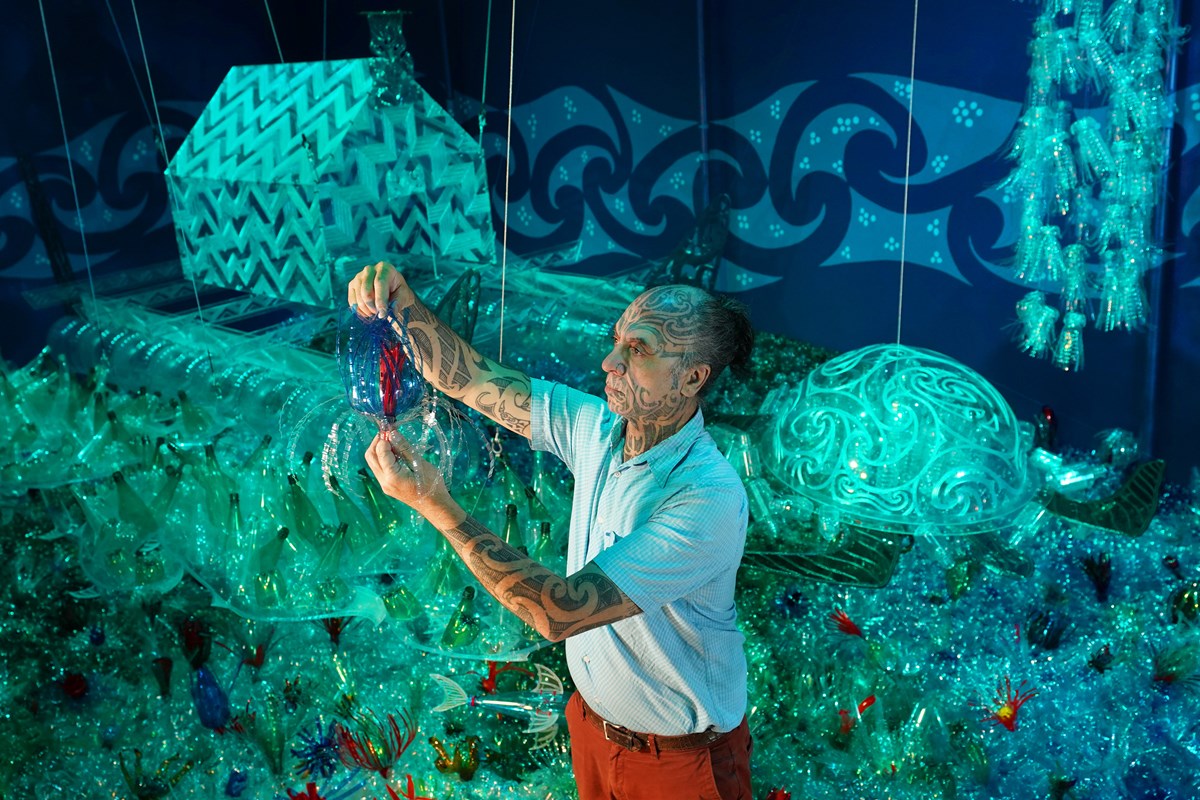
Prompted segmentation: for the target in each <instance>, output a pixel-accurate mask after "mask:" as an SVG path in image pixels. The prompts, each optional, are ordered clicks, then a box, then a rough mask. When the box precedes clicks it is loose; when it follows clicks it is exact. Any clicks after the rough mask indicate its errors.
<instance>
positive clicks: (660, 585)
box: [595, 483, 747, 611]
mask: <svg viewBox="0 0 1200 800" xmlns="http://www.w3.org/2000/svg"><path fill="white" fill-rule="evenodd" d="M746 521H747V503H746V492H745V490H744V489H743V488H742V486H741V484H740V483H735V484H724V483H723V484H721V485H717V486H713V485H711V484H709V485H708V486H704V485H703V484H702V483H701V484H700V485H696V484H695V483H693V485H692V486H690V487H689V488H686V489H683V490H681V491H680V492H678V493H677V494H676V495H674V496H673V497H672V498H671V499H670V500H668V501H667V502H665V503H663V505H662V506H661V507H660V508H658V509H657V510H656V511H655V512H654V513H653V514H652V515H651V516H650V518H649V520H647V521H646V523H645V524H643V525H641V526H640V527H638V528H637V529H635V530H633V531H630V532H629V533H628V534H627V535H625V536H623V537H621V538H620V539H618V540H617V541H616V542H614V543H613V544H612V546H610V547H609V548H607V549H606V550H604V551H603V552H602V553H599V554H598V555H597V556H596V558H595V563H596V565H597V566H599V567H600V568H601V569H602V570H604V573H605V574H606V575H608V577H609V578H611V579H612V581H613V582H614V583H616V584H617V586H618V587H620V589H621V591H623V592H624V593H625V594H626V595H627V596H628V597H629V599H630V600H632V601H633V602H635V603H637V605H638V607H639V608H641V609H642V610H643V611H646V610H649V609H652V608H659V607H661V606H663V605H666V604H667V603H670V602H673V601H675V600H678V599H679V598H681V597H683V596H685V595H688V594H691V593H692V592H694V591H696V590H697V589H699V588H700V587H702V586H704V585H706V584H708V583H709V582H711V581H712V580H714V579H715V578H717V577H718V576H720V575H721V574H722V573H724V572H727V571H729V570H734V571H736V570H737V567H738V564H739V563H740V562H741V559H742V550H743V548H744V547H745V544H746Z"/></svg>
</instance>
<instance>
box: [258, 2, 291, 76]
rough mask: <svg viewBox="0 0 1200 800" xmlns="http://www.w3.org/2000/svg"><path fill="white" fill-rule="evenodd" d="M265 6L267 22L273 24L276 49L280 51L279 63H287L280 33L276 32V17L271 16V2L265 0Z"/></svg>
mask: <svg viewBox="0 0 1200 800" xmlns="http://www.w3.org/2000/svg"><path fill="white" fill-rule="evenodd" d="M263 8H265V9H266V10H267V24H269V25H270V26H271V36H272V37H274V39H275V51H276V52H277V53H279V63H280V64H283V63H286V62H285V61H284V60H283V48H282V47H280V46H279V34H278V33H276V32H275V19H274V18H273V17H272V16H271V4H270V3H268V2H267V0H263Z"/></svg>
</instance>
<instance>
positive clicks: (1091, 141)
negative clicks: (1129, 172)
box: [1071, 117, 1116, 183]
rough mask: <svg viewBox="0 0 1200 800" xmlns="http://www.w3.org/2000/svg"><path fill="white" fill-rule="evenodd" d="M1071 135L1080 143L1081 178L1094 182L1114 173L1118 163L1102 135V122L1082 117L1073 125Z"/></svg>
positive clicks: (1085, 181) (1087, 181) (1086, 181)
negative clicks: (1114, 160)
mask: <svg viewBox="0 0 1200 800" xmlns="http://www.w3.org/2000/svg"><path fill="white" fill-rule="evenodd" d="M1071 135H1072V136H1074V137H1075V143H1076V144H1077V145H1078V151H1077V152H1078V153H1079V170H1080V179H1081V180H1082V181H1083V182H1084V183H1094V182H1095V181H1098V180H1100V179H1102V178H1106V177H1108V176H1109V175H1111V174H1113V172H1114V171H1115V170H1116V165H1115V164H1114V163H1113V157H1112V153H1110V152H1109V150H1108V145H1107V144H1105V143H1104V137H1103V136H1101V135H1100V123H1099V122H1096V120H1094V119H1092V118H1091V117H1080V118H1079V119H1077V120H1075V122H1074V123H1073V124H1072V125H1071Z"/></svg>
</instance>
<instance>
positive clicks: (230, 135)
mask: <svg viewBox="0 0 1200 800" xmlns="http://www.w3.org/2000/svg"><path fill="white" fill-rule="evenodd" d="M370 87H371V76H370V73H369V72H368V70H367V67H366V62H364V61H361V60H355V61H332V62H317V63H311V64H271V65H262V66H249V67H234V68H233V69H231V70H230V71H229V74H228V75H227V76H226V77H225V80H224V81H222V83H221V86H220V87H219V88H218V90H217V93H216V95H215V96H214V97H213V99H212V101H211V102H210V103H209V104H208V106H207V107H206V108H205V109H204V113H203V114H201V116H200V119H199V120H198V121H197V123H196V126H195V128H193V130H192V132H191V134H189V135H188V137H187V140H186V141H185V142H184V146H183V148H181V149H180V151H179V154H178V155H176V157H175V159H174V160H173V161H172V163H171V171H172V172H174V173H175V174H177V175H180V176H184V177H188V176H196V177H200V176H202V177H206V178H224V179H225V180H254V181H259V182H264V183H269V182H273V181H279V180H296V179H304V180H311V179H313V178H314V176H315V174H316V173H318V172H320V171H321V170H323V169H324V168H325V167H326V165H328V163H329V162H330V161H331V160H332V159H336V158H338V157H339V154H340V153H341V152H342V138H343V137H344V136H345V134H346V132H347V131H348V130H350V129H351V128H352V127H353V125H354V120H355V119H356V118H357V117H359V116H360V115H361V113H362V111H363V108H364V106H365V105H366V103H367V99H368V98H369V97H370Z"/></svg>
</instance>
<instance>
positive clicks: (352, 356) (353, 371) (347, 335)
mask: <svg viewBox="0 0 1200 800" xmlns="http://www.w3.org/2000/svg"><path fill="white" fill-rule="evenodd" d="M417 358H418V356H417V354H416V353H415V352H414V351H413V348H412V344H411V341H410V340H409V338H408V335H407V325H405V324H404V321H398V320H397V319H396V318H395V317H393V316H392V315H391V314H388V316H387V317H384V318H380V317H374V316H372V317H362V316H359V314H358V313H357V312H356V311H354V310H353V309H348V310H347V311H346V312H344V316H343V318H342V324H341V325H340V326H339V328H338V338H337V360H338V368H339V371H340V372H341V376H342V385H343V386H344V387H345V389H346V399H347V400H348V401H349V403H350V407H351V408H353V409H354V410H355V411H357V412H359V413H361V414H365V415H367V416H369V417H373V418H374V419H375V421H376V422H378V423H379V425H380V428H381V429H384V428H390V427H393V426H394V425H395V424H396V421H397V419H398V418H400V417H402V416H403V415H405V414H407V413H409V412H412V411H413V410H414V409H416V407H417V406H418V405H419V404H420V402H421V397H422V396H423V395H424V389H425V384H424V381H423V380H422V378H421V372H420V369H419V362H418V361H417Z"/></svg>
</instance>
